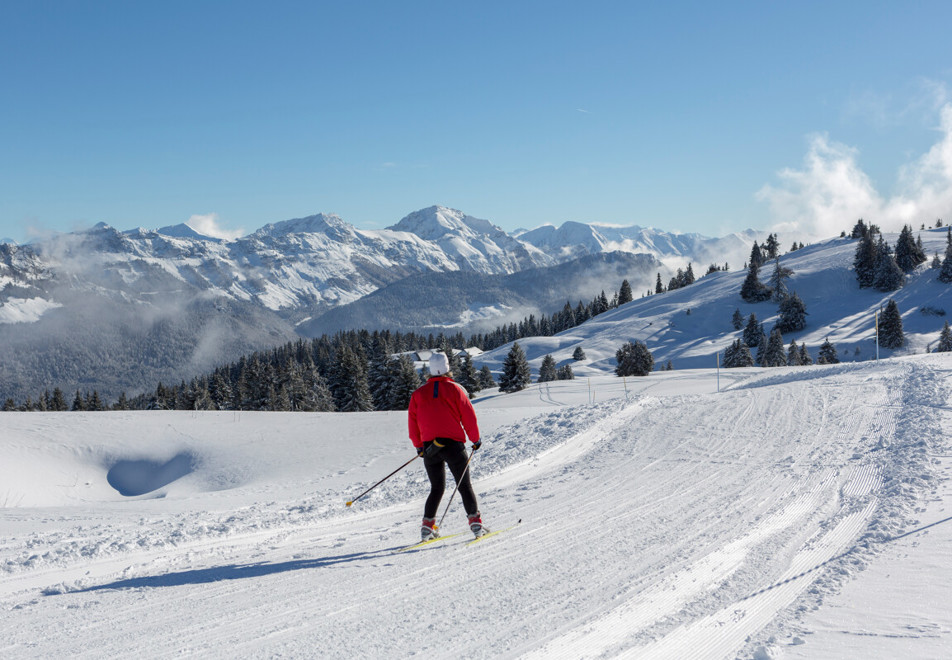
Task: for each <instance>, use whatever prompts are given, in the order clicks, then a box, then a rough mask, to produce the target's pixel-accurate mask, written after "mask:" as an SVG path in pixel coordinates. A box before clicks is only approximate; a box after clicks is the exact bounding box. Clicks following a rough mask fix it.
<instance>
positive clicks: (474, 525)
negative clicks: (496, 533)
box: [469, 511, 489, 538]
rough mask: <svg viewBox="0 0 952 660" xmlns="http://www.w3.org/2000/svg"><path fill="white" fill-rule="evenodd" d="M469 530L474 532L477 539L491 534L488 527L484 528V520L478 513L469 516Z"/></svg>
mask: <svg viewBox="0 0 952 660" xmlns="http://www.w3.org/2000/svg"><path fill="white" fill-rule="evenodd" d="M469 529H470V530H471V531H472V532H473V535H474V536H475V537H476V538H479V537H480V536H485V535H486V534H489V529H487V528H486V527H483V520H482V518H481V517H480V516H479V512H478V511H477V512H476V513H474V514H473V515H471V516H469Z"/></svg>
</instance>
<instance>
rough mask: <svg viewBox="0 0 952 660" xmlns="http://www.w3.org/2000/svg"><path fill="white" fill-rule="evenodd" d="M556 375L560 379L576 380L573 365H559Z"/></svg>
mask: <svg viewBox="0 0 952 660" xmlns="http://www.w3.org/2000/svg"><path fill="white" fill-rule="evenodd" d="M556 377H557V378H558V380H575V372H574V371H572V365H570V364H563V365H562V366H561V367H559V371H558V373H557V374H556Z"/></svg>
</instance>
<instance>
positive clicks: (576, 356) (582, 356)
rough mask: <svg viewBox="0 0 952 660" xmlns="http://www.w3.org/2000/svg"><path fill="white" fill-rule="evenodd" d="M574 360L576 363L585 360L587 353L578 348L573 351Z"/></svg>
mask: <svg viewBox="0 0 952 660" xmlns="http://www.w3.org/2000/svg"><path fill="white" fill-rule="evenodd" d="M572 359H573V360H575V361H576V362H578V361H579V360H584V359H585V351H583V350H582V347H581V346H576V347H575V350H574V351H572Z"/></svg>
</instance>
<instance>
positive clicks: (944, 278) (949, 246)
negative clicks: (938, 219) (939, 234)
mask: <svg viewBox="0 0 952 660" xmlns="http://www.w3.org/2000/svg"><path fill="white" fill-rule="evenodd" d="M939 281H940V282H943V283H944V284H950V283H952V227H949V229H948V230H947V233H946V236H945V259H943V260H942V267H941V268H939Z"/></svg>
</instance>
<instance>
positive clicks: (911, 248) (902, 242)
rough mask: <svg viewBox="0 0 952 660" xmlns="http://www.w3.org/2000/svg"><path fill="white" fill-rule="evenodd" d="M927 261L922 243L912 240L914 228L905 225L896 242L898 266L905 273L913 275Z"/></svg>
mask: <svg viewBox="0 0 952 660" xmlns="http://www.w3.org/2000/svg"><path fill="white" fill-rule="evenodd" d="M925 260H926V255H925V253H924V252H923V251H922V241H921V240H920V241H919V242H918V243H916V241H915V240H914V239H913V238H912V227H910V226H909V225H903V227H902V231H900V232H899V238H898V239H897V240H896V264H897V265H898V266H899V269H900V270H901V271H902V272H904V273H911V272H912V271H913V270H915V268H916V266H918V265H919V264H921V263H923V262H924V261H925Z"/></svg>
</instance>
